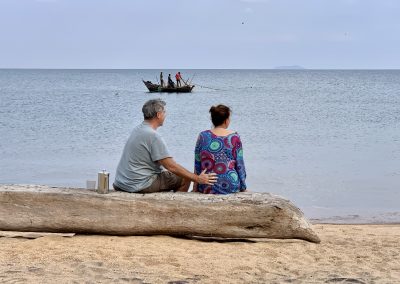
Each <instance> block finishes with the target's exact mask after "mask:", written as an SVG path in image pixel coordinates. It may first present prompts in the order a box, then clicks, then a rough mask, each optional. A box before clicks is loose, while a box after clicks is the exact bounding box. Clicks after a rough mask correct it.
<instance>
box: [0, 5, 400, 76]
mask: <svg viewBox="0 0 400 284" xmlns="http://www.w3.org/2000/svg"><path fill="white" fill-rule="evenodd" d="M399 15H400V1H399V0H264V1H263V0H168V1H165V0H0V68H129V69H131V68H132V69H135V68H179V69H183V68H267V69H268V68H274V67H276V66H289V65H301V66H303V67H305V68H316V69H352V68H354V69H399V68H400V16H399Z"/></svg>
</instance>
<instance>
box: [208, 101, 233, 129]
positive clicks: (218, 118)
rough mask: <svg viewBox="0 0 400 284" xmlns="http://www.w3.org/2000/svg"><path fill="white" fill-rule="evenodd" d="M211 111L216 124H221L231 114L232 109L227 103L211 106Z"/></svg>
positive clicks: (213, 121) (212, 119)
mask: <svg viewBox="0 0 400 284" xmlns="http://www.w3.org/2000/svg"><path fill="white" fill-rule="evenodd" d="M210 113H211V121H212V123H213V124H214V126H220V125H221V124H222V123H224V122H225V120H227V119H228V118H229V116H230V115H231V109H230V108H229V107H227V106H226V105H217V106H212V107H211V108H210Z"/></svg>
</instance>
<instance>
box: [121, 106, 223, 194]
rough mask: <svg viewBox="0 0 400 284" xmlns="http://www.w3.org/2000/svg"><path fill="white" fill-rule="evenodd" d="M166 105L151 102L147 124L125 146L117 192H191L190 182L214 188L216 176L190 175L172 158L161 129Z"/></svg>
mask: <svg viewBox="0 0 400 284" xmlns="http://www.w3.org/2000/svg"><path fill="white" fill-rule="evenodd" d="M165 105H166V103H165V102H164V101H163V100H161V99H153V100H149V101H147V102H146V103H145V104H144V105H143V107H142V112H143V117H144V121H143V122H142V123H141V124H139V125H138V126H136V127H135V128H134V129H133V131H132V133H131V135H130V137H129V139H128V141H127V142H126V144H125V147H124V150H123V152H122V156H121V159H120V161H119V163H118V167H117V172H116V174H115V181H114V184H113V186H114V189H115V190H118V191H127V192H133V193H152V192H160V191H171V190H173V191H188V189H189V186H190V182H191V181H194V182H196V183H199V184H207V185H213V184H214V183H215V182H216V181H217V177H216V175H215V173H208V174H206V173H205V171H203V172H201V173H199V174H198V175H197V174H194V173H191V172H189V171H188V170H187V169H185V168H184V167H182V166H181V165H179V164H178V163H176V162H175V160H174V159H173V158H172V156H171V154H170V153H169V151H168V149H167V145H166V144H165V141H164V139H163V138H162V136H161V135H160V134H159V133H158V132H157V128H159V127H160V126H162V125H163V123H164V120H165V118H166V109H165Z"/></svg>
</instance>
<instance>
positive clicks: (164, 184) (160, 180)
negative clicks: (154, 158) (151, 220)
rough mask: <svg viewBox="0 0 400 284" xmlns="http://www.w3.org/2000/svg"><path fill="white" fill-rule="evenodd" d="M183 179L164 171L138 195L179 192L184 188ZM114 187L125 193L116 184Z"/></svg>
mask: <svg viewBox="0 0 400 284" xmlns="http://www.w3.org/2000/svg"><path fill="white" fill-rule="evenodd" d="M182 180H183V179H182V178H181V177H179V176H177V175H175V174H173V173H171V172H169V171H164V172H161V173H160V174H158V175H157V178H156V179H155V180H154V181H153V183H152V184H151V185H150V186H149V187H147V188H145V189H142V190H141V191H138V192H136V193H152V192H161V191H171V190H173V191H177V190H178V189H179V188H180V187H181V186H182ZM113 187H114V189H115V190H116V191H125V190H123V189H121V188H119V187H118V186H116V185H115V184H113Z"/></svg>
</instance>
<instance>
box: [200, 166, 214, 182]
mask: <svg viewBox="0 0 400 284" xmlns="http://www.w3.org/2000/svg"><path fill="white" fill-rule="evenodd" d="M206 170H207V169H205V170H204V171H202V172H201V174H199V176H198V177H199V180H198V183H200V184H208V185H213V184H214V183H216V182H217V179H218V178H217V174H216V173H209V174H206Z"/></svg>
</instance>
